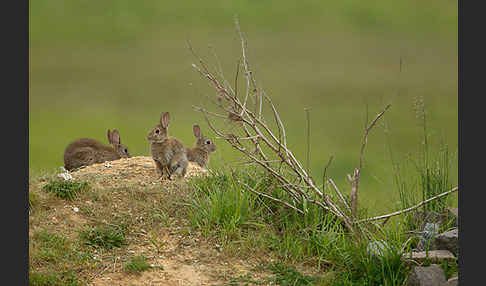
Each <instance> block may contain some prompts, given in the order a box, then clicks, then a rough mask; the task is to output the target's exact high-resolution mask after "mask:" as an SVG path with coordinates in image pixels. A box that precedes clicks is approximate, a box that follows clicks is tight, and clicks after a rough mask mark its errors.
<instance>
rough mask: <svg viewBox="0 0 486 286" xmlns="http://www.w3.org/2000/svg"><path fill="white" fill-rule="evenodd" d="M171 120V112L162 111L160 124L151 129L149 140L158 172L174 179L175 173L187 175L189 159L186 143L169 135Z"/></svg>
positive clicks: (148, 135)
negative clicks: (185, 148) (185, 147)
mask: <svg viewBox="0 0 486 286" xmlns="http://www.w3.org/2000/svg"><path fill="white" fill-rule="evenodd" d="M169 122H170V115H169V112H164V113H162V114H161V115H160V124H157V126H155V127H154V128H153V129H152V130H150V132H149V133H148V134H147V140H148V141H149V142H150V155H152V159H153V160H154V162H155V166H156V168H155V169H156V170H157V174H158V175H159V176H161V177H163V176H164V175H167V176H168V178H169V179H172V174H174V173H175V174H179V175H182V177H184V176H185V175H186V171H187V165H188V164H189V161H188V160H187V156H186V153H185V152H184V151H185V150H184V144H183V143H182V142H181V141H180V140H178V139H177V138H174V137H170V136H169V135H168V127H169Z"/></svg>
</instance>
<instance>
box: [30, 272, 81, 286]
mask: <svg viewBox="0 0 486 286" xmlns="http://www.w3.org/2000/svg"><path fill="white" fill-rule="evenodd" d="M78 285H80V284H79V282H78V279H77V278H76V276H75V275H74V274H73V273H72V272H66V273H38V272H33V273H29V286H78Z"/></svg>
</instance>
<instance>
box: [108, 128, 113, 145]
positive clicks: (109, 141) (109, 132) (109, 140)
mask: <svg viewBox="0 0 486 286" xmlns="http://www.w3.org/2000/svg"><path fill="white" fill-rule="evenodd" d="M107 135H108V143H110V144H111V142H112V140H113V139H111V131H110V129H108V132H107Z"/></svg>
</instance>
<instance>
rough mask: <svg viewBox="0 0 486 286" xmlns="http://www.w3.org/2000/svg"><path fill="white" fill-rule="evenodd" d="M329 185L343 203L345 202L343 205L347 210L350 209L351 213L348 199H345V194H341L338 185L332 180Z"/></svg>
mask: <svg viewBox="0 0 486 286" xmlns="http://www.w3.org/2000/svg"><path fill="white" fill-rule="evenodd" d="M329 183H330V184H331V186H332V188H333V189H334V191H335V192H336V194H337V195H338V197H339V199H340V200H341V202H343V204H344V206H345V207H346V209H348V211H349V212H351V208H350V207H349V205H348V202H346V199H344V196H343V194H341V192H340V191H339V189H338V187H337V186H336V184H335V183H334V181H333V180H332V179H329Z"/></svg>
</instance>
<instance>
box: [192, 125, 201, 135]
mask: <svg viewBox="0 0 486 286" xmlns="http://www.w3.org/2000/svg"><path fill="white" fill-rule="evenodd" d="M192 131H193V132H194V136H196V138H197V139H200V138H201V137H202V134H201V128H199V125H197V124H194V126H192Z"/></svg>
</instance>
